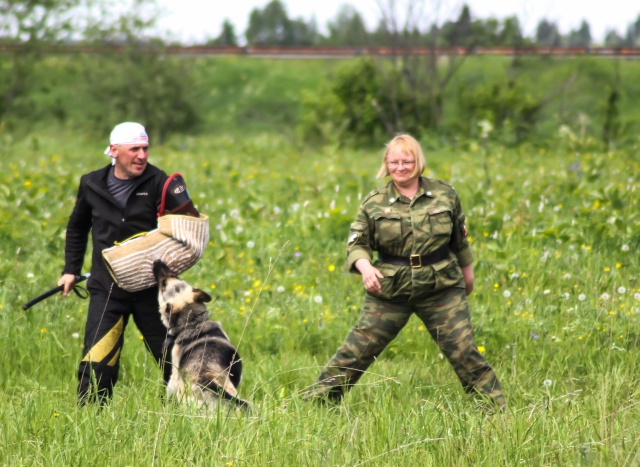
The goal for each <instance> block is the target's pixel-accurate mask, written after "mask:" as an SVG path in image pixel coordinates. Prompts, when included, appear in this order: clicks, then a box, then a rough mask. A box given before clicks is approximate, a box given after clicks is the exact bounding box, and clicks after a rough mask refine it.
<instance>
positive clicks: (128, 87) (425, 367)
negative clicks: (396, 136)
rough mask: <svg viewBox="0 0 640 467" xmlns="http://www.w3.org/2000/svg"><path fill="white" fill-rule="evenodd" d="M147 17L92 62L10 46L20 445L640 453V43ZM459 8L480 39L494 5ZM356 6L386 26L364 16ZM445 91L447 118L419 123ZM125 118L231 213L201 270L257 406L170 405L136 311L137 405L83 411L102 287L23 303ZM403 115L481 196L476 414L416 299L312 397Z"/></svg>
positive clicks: (9, 277)
mask: <svg viewBox="0 0 640 467" xmlns="http://www.w3.org/2000/svg"><path fill="white" fill-rule="evenodd" d="M16 4H18V5H19V4H20V2H10V3H6V2H5V3H4V4H2V3H0V6H2V7H6V6H7V5H16ZM56 5H58V3H56ZM59 5H63V4H59ZM139 5H143V4H142V3H141V4H139ZM345 12H346V13H345V14H351V15H353V11H351V13H349V11H348V10H345ZM280 13H282V11H281V12H280ZM463 13H464V12H463ZM58 17H59V18H61V19H62V18H66V16H65V15H62V14H61V15H60V16H58ZM138 17H139V18H140V19H139V22H137V23H136V22H134V23H127V22H116V24H111V25H109V24H105V25H104V29H94V33H95V35H94V36H92V37H93V39H92V41H88V42H87V43H86V45H87V47H88V48H87V49H86V50H85V51H84V52H83V53H81V54H78V55H75V56H68V55H65V54H64V53H52V51H51V50H50V49H48V47H50V46H51V45H52V44H54V43H55V42H56V41H60V40H63V36H56V37H55V40H53V39H51V40H49V39H47V40H42V41H40V40H39V39H38V37H35V38H33V39H32V41H27V40H26V39H24V38H20V37H18V38H17V39H16V38H14V39H16V40H17V41H18V42H19V43H21V44H22V45H26V44H29V45H30V46H33V48H24V47H20V48H18V49H10V50H13V52H11V53H2V54H0V69H1V70H2V74H1V75H0V91H1V93H2V96H3V98H5V101H4V102H5V104H3V105H4V107H3V108H2V112H0V245H1V246H2V252H3V255H2V256H1V257H0V318H2V320H3V322H4V326H2V328H1V329H0V340H1V341H2V342H3V343H5V346H4V350H5V354H6V355H5V358H3V359H0V464H2V465H76V464H80V463H86V464H90V465H122V466H125V465H132V464H135V465H155V464H159V465H169V464H174V463H175V464H195V465H210V464H213V465H225V466H233V465H264V464H271V463H278V464H285V465H289V464H290V465H327V464H329V465H334V464H335V465H364V464H368V465H388V464H401V465H487V466H493V465H514V464H519V463H527V464H531V465H578V464H580V465H582V464H584V465H590V464H596V465H636V464H638V462H640V459H639V458H638V454H637V453H638V452H639V451H640V450H639V449H638V447H639V446H638V440H639V439H640V426H639V424H638V420H639V419H640V417H639V416H640V413H639V410H638V397H639V393H638V387H639V381H638V374H639V368H638V345H639V343H640V340H639V334H638V324H639V323H638V320H639V319H640V284H639V282H638V271H639V270H640V269H639V266H640V265H639V261H640V260H639V259H638V255H637V254H636V252H637V250H638V248H639V247H640V214H639V212H640V211H639V210H638V192H639V191H640V178H639V176H638V174H639V173H640V167H639V163H638V158H637V157H636V154H637V152H638V149H639V147H638V146H639V144H638V140H637V136H636V135H637V131H638V123H639V122H638V112H637V105H636V104H637V102H638V100H639V97H640V96H638V92H640V91H638V89H637V86H636V83H637V82H638V78H639V77H638V74H639V73H640V71H639V69H638V64H637V62H636V61H620V60H598V59H595V58H589V57H586V58H580V59H564V60H560V59H553V58H551V57H541V58H523V57H520V56H515V57H514V58H509V59H504V58H480V57H467V58H466V59H465V60H453V59H451V58H450V57H440V58H438V59H437V60H436V62H435V63H436V67H435V68H434V67H433V64H434V62H433V57H426V58H424V59H423V60H422V61H414V62H412V61H411V60H413V59H412V58H411V57H410V56H402V55H401V54H399V55H397V56H395V57H393V58H391V59H387V60H359V59H352V60H333V61H332V60H276V59H265V60H254V59H247V58H242V57H233V58H215V59H214V58H207V57H180V56H168V55H165V54H164V53H163V52H162V50H163V49H162V47H158V46H159V45H162V44H161V42H156V41H154V40H152V39H149V38H143V39H140V38H138V37H137V36H132V35H131V34H130V32H131V31H132V30H134V29H135V27H137V26H140V28H142V29H144V27H145V24H147V23H145V20H144V18H143V16H136V18H138ZM4 18H5V17H3V18H2V19H4ZM74 18H76V17H74ZM283 18H284V16H283V15H282V14H281V19H283ZM76 19H77V18H76ZM347 19H349V18H347ZM458 23H459V24H457V25H455V24H454V25H452V26H451V27H452V28H453V29H452V30H453V31H454V32H455V30H457V31H458V32H461V33H464V34H467V35H466V36H464V34H463V36H464V37H467V39H468V38H469V37H470V36H469V35H468V32H469V29H468V28H466V26H469V27H471V26H473V24H474V23H473V19H472V17H471V16H470V15H467V14H463V15H461V19H460V21H459V22H458ZM47 24H49V23H47ZM262 24H265V23H262ZM282 24H284V23H282ZM340 24H347V25H350V26H348V27H350V28H351V27H352V28H353V32H354V33H358V34H360V33H361V32H362V31H360V33H359V29H358V27H357V24H358V21H357V18H355V16H352V17H351V19H349V21H347V20H346V19H345V21H342V23H340ZM465 25H466V26H465ZM94 26H95V25H94ZM463 26H465V27H463ZM494 26H496V25H495V24H494ZM516 26H517V25H513V24H512V25H511V26H510V28H511V29H508V30H509V31H512V32H513V31H517V28H516ZM474 27H475V26H474ZM474 27H471V31H473V30H476V29H474ZM496 27H497V26H496ZM465 28H466V29H465ZM72 29H73V30H77V28H76V26H74V28H72ZM338 29H339V28H338V27H337V26H336V31H337V30H338ZM505 29H506V26H505ZM547 29H548V30H550V31H551V32H553V27H551V28H547ZM63 30H64V28H63V29H60V31H63ZM500 30H502V29H500V28H499V27H498V28H497V29H496V31H500ZM3 31H4V30H3ZM465 31H466V32H465ZM51 32H52V33H54V32H56V31H51ZM383 32H384V31H383ZM388 32H389V31H386V32H385V34H387V33H388ZM342 33H344V31H343V32H342ZM441 33H442V34H444V33H443V32H442V31H441ZM225 34H226V35H225V38H224V40H225V41H227V43H228V42H229V41H231V39H233V37H234V34H235V33H234V31H233V30H232V28H231V27H230V25H228V27H227V28H226V32H225ZM336 34H337V33H336ZM358 34H354V35H353V36H351V37H352V39H353V40H354V41H355V40H361V39H362V35H360V36H358ZM409 36H411V35H409ZM445 36H446V37H449V38H454V37H458V39H459V37H463V36H456V34H454V33H453V32H451V31H450V32H449V33H447V34H445ZM3 37H4V36H3ZM336 37H338V36H336ZM357 37H360V38H359V39H358V38H357ZM385 37H386V38H387V39H389V35H388V34H387V35H386V36H385ZM407 37H408V36H407ZM407 37H405V39H406V38H407ZM513 37H514V36H513V35H512V38H513ZM138 39H139V40H138ZM396 39H398V37H396ZM409 39H410V41H409ZM409 39H407V41H408V42H404V43H405V44H407V43H412V42H411V41H413V40H416V39H419V40H422V39H421V38H420V37H418V36H415V35H414V36H412V37H409ZM432 39H433V37H432ZM458 39H456V40H458ZM345 40H346V39H345ZM349 40H351V39H349ZM403 40H404V39H403ZM110 41H111V42H110ZM107 43H110V44H111V45H114V47H113V48H111V49H109V50H110V53H105V48H104V45H105V44H107ZM114 50H115V52H114ZM27 51H28V53H27ZM430 60H431V61H430ZM448 70H454V71H455V72H454V73H450V72H449V71H448ZM407 77H412V78H419V80H413V84H411V83H410V82H409V81H406V78H407ZM18 78H19V79H18ZM433 80H439V81H438V82H437V83H435V82H434V81H433ZM390 82H397V83H398V86H397V87H389V83H390ZM16 83H18V84H20V86H19V87H17V88H16V87H15V86H14V85H15V84H16ZM416 83H419V86H418V85H415V86H414V84H416ZM412 86H413V87H412ZM417 89H422V90H425V89H426V90H428V92H427V93H423V94H419V93H417V94H416V90H417ZM7 96H9V98H10V99H9V100H8V101H7V100H6V98H7ZM425 96H427V97H429V99H432V100H428V99H426V98H425ZM418 98H420V99H422V98H425V100H424V101H420V99H418ZM7 102H8V103H7ZM429 109H435V110H436V113H434V114H431V116H433V117H437V118H430V117H429V118H421V116H423V115H426V114H425V112H427V110H429ZM121 120H140V121H142V122H143V123H145V125H146V126H147V128H148V129H149V131H150V132H151V141H152V151H151V160H152V162H153V163H155V164H157V165H159V166H160V167H162V168H163V169H165V170H166V171H167V172H168V173H172V172H178V171H179V172H181V173H182V174H183V175H184V176H185V178H186V179H187V181H188V185H189V192H190V194H191V197H192V198H193V199H194V201H195V202H196V204H197V206H198V208H199V209H200V210H201V211H202V212H204V213H206V214H207V215H209V217H210V226H211V232H212V235H211V241H210V244H209V248H208V249H207V251H206V253H205V256H204V258H203V259H202V260H201V261H200V262H199V263H198V264H197V265H196V266H195V267H194V268H192V269H191V270H189V271H188V272H186V273H185V274H184V277H185V279H187V280H188V281H190V282H191V283H193V284H195V285H198V286H200V287H201V288H203V289H205V290H207V291H208V292H209V293H210V294H211V295H212V296H213V297H214V301H213V302H212V303H211V307H210V310H211V316H212V318H214V319H217V320H220V321H222V323H223V325H224V327H225V329H226V331H227V332H228V334H229V335H230V336H231V339H232V340H233V342H234V343H235V344H236V345H237V346H238V348H239V350H240V352H241V354H242V356H243V357H244V364H245V378H244V381H243V384H242V386H241V387H240V394H241V395H242V397H243V398H246V399H249V400H250V401H251V402H252V404H253V405H254V411H253V412H252V414H250V415H241V414H235V413H230V412H228V411H227V410H226V409H225V408H224V407H223V408H221V409H220V410H219V411H215V412H213V413H208V414H203V413H201V412H198V411H196V410H194V409H192V408H189V407H184V406H177V405H173V404H170V403H166V402H164V401H163V399H162V397H161V394H162V393H163V391H164V388H163V387H162V384H161V382H160V374H159V371H158V370H157V368H155V364H154V362H152V360H151V359H150V357H149V355H148V353H147V352H146V351H145V350H144V346H143V345H142V342H140V335H139V333H138V331H137V330H136V329H135V326H133V325H131V326H130V327H129V328H128V329H127V335H126V342H127V344H126V346H125V349H124V352H123V357H122V373H121V380H120V382H119V384H118V386H117V388H116V395H115V398H114V400H113V402H112V403H111V404H110V405H108V406H107V407H105V408H103V409H101V410H100V409H96V408H92V407H85V408H78V407H77V406H76V400H75V385H76V381H75V371H76V367H77V363H78V360H79V358H80V352H81V336H82V333H83V326H84V320H85V317H84V313H86V303H84V302H80V301H78V300H77V299H76V298H75V297H70V298H66V299H63V298H61V297H53V298H50V299H48V300H47V301H45V302H43V303H41V304H39V305H37V306H36V307H34V308H33V309H31V310H29V311H27V312H23V311H22V310H21V306H22V304H24V303H25V302H26V301H27V300H28V299H30V298H32V297H34V296H35V295H38V294H39V293H41V292H42V291H43V290H44V289H47V288H49V287H51V286H53V285H54V284H55V283H56V281H57V279H58V277H59V274H60V271H61V268H62V256H63V255H62V248H63V244H64V229H65V226H66V222H67V219H68V215H69V213H70V211H71V208H72V205H73V203H74V196H75V193H76V187H77V184H78V181H79V177H80V175H81V174H83V173H86V172H88V171H90V170H94V169H96V168H99V167H101V166H103V165H104V164H106V163H107V162H108V160H107V158H106V157H105V156H103V155H102V150H103V148H104V146H105V145H106V143H107V135H108V132H109V131H110V129H111V127H112V126H113V124H114V123H115V122H117V121H121ZM400 130H410V131H411V132H412V133H414V134H416V135H417V136H418V137H419V138H420V141H421V143H422V145H423V147H424V149H425V153H426V155H427V166H428V172H427V175H428V176H429V177H433V178H441V179H444V180H447V181H449V182H451V183H452V184H453V185H454V186H455V188H456V190H457V191H458V193H459V194H460V197H461V199H462V203H463V207H464V210H465V212H466V213H467V218H468V223H469V231H470V235H471V237H470V241H471V244H472V247H473V249H474V253H475V256H476V258H477V261H476V264H475V273H476V290H475V291H474V294H473V295H472V296H471V308H472V316H473V322H474V327H475V332H476V341H477V343H478V345H479V346H480V349H481V351H482V352H484V353H485V354H486V356H487V358H488V360H489V361H490V362H491V363H492V364H493V366H494V367H495V369H496V371H497V373H498V375H499V377H500V379H501V382H502V384H503V386H504V388H505V393H506V395H507V398H508V402H509V409H508V410H507V411H506V412H505V413H500V414H487V413H484V412H481V411H478V410H477V407H476V405H475V404H474V402H473V401H471V400H469V399H468V398H467V397H466V396H465V395H464V393H463V391H462V390H461V388H460V387H459V383H458V381H457V380H456V378H455V375H454V373H453V371H452V370H451V368H450V366H449V365H448V363H447V362H446V361H444V360H443V359H442V357H441V356H440V355H439V353H438V349H437V347H436V345H435V344H434V343H433V342H432V341H431V339H430V338H429V337H428V336H427V333H426V331H425V330H424V328H423V327H422V326H421V323H420V322H419V321H418V320H415V319H412V320H411V321H410V322H409V324H408V326H407V328H406V329H405V330H403V332H402V333H401V334H400V336H399V337H398V338H397V339H396V340H395V341H394V342H393V343H392V344H391V345H390V346H389V347H388V348H387V349H386V351H385V352H384V353H383V355H382V356H381V357H380V358H379V359H378V361H377V362H376V363H375V365H374V366H373V367H372V368H371V371H369V372H368V373H367V374H366V375H365V376H364V377H363V378H362V380H361V382H360V383H359V384H358V386H357V387H355V388H354V390H353V391H352V392H351V393H350V394H349V395H348V397H347V398H346V399H345V401H344V403H343V404H342V405H340V406H337V407H318V406H315V405H310V404H306V403H303V402H302V400H301V394H302V393H303V392H304V391H305V389H306V388H307V387H308V386H309V385H310V384H312V382H313V381H314V379H315V377H316V376H317V374H318V372H319V370H320V368H321V366H322V365H324V363H325V362H326V361H327V359H328V358H329V357H330V356H331V354H332V353H333V351H334V350H335V348H336V347H337V346H338V345H339V343H340V342H341V339H343V337H344V336H345V335H346V333H347V332H348V330H349V328H350V327H351V326H352V325H353V324H354V323H355V321H356V319H357V316H358V309H359V306H360V303H361V300H362V294H363V291H362V286H361V283H360V281H359V279H358V278H357V277H356V276H351V275H349V274H347V273H346V272H345V271H344V269H343V258H344V243H345V240H346V236H347V232H348V228H349V224H350V223H351V221H352V217H353V215H354V214H355V211H356V209H357V207H358V205H359V203H360V202H361V200H362V198H363V197H364V196H365V195H366V194H367V193H368V192H369V191H370V190H371V189H372V188H374V187H375V186H377V185H378V184H380V183H382V181H379V180H375V179H374V174H375V172H376V170H377V167H378V166H379V161H380V157H381V150H382V148H383V145H384V143H385V142H386V141H387V140H388V139H390V136H391V134H393V133H394V132H395V131H400ZM89 261H90V256H89V255H88V256H87V264H86V265H85V266H86V269H87V270H88V268H89V263H88V262H89Z"/></svg>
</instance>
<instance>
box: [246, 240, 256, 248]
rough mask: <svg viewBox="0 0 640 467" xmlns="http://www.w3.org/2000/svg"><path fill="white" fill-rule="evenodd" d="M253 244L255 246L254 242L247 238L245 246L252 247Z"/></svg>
mask: <svg viewBox="0 0 640 467" xmlns="http://www.w3.org/2000/svg"><path fill="white" fill-rule="evenodd" d="M254 246H256V244H255V243H254V242H252V241H251V240H249V241H248V242H247V248H253V247H254Z"/></svg>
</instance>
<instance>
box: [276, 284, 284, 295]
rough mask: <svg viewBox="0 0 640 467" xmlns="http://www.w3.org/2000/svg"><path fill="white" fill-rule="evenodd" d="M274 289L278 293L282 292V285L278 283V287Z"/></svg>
mask: <svg viewBox="0 0 640 467" xmlns="http://www.w3.org/2000/svg"><path fill="white" fill-rule="evenodd" d="M276 291H277V292H278V293H282V292H284V286H282V285H279V286H278V288H277V289H276Z"/></svg>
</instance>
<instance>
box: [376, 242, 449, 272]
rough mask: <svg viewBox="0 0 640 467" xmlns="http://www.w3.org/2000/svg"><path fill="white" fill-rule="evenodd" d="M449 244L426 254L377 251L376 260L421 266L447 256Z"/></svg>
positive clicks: (397, 264)
mask: <svg viewBox="0 0 640 467" xmlns="http://www.w3.org/2000/svg"><path fill="white" fill-rule="evenodd" d="M450 252H451V250H450V249H449V245H445V246H443V247H442V248H440V249H439V250H436V251H434V252H432V253H429V254H427V255H411V256H395V255H388V254H386V253H382V252H378V260H379V261H382V262H383V263H388V264H395V265H396V266H411V267H412V268H421V267H422V266H427V265H429V264H433V263H437V262H438V261H442V260H443V259H446V258H448V257H449V253H450Z"/></svg>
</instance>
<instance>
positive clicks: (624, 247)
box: [620, 243, 629, 251]
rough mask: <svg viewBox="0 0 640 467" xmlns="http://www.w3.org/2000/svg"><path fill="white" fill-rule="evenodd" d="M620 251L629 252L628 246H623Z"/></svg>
mask: <svg viewBox="0 0 640 467" xmlns="http://www.w3.org/2000/svg"><path fill="white" fill-rule="evenodd" d="M620 249H621V250H622V251H629V245H627V244H626V243H625V244H624V245H622V248H620Z"/></svg>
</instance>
